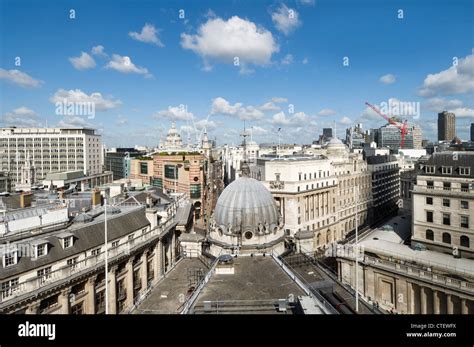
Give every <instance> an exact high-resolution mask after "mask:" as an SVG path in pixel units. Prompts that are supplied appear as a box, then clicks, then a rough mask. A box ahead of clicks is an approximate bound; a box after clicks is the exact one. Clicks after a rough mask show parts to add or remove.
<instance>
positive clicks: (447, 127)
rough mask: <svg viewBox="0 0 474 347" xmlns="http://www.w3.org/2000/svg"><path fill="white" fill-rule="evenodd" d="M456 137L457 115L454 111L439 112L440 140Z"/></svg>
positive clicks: (449, 139)
mask: <svg viewBox="0 0 474 347" xmlns="http://www.w3.org/2000/svg"><path fill="white" fill-rule="evenodd" d="M455 137H456V116H455V115H454V113H452V112H446V111H443V112H441V113H438V141H451V140H452V139H454V138H455Z"/></svg>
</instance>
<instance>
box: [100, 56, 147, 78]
mask: <svg viewBox="0 0 474 347" xmlns="http://www.w3.org/2000/svg"><path fill="white" fill-rule="evenodd" d="M105 68H106V69H113V70H116V71H118V72H121V73H136V74H140V75H145V77H152V75H151V74H150V73H149V72H148V69H146V68H144V67H141V66H137V65H135V64H134V63H133V62H132V60H131V59H130V57H127V56H121V55H118V54H112V60H110V61H109V62H108V63H107V65H106V66H105Z"/></svg>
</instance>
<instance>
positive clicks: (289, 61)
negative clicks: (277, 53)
mask: <svg viewBox="0 0 474 347" xmlns="http://www.w3.org/2000/svg"><path fill="white" fill-rule="evenodd" d="M281 64H282V65H291V64H293V55H292V54H287V55H285V57H284V58H283V59H282V60H281Z"/></svg>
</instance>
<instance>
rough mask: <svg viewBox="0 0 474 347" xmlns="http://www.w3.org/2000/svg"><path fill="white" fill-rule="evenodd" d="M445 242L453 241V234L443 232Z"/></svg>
mask: <svg viewBox="0 0 474 347" xmlns="http://www.w3.org/2000/svg"><path fill="white" fill-rule="evenodd" d="M443 242H444V243H451V234H449V233H443Z"/></svg>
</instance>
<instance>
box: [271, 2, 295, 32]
mask: <svg viewBox="0 0 474 347" xmlns="http://www.w3.org/2000/svg"><path fill="white" fill-rule="evenodd" d="M271 15H272V21H273V24H275V27H276V28H277V30H279V31H281V32H282V33H283V34H285V35H286V36H288V35H289V34H290V33H291V32H292V31H293V30H295V29H296V28H297V27H299V26H300V25H301V21H300V20H299V13H298V12H297V11H296V10H295V9H290V8H288V7H287V6H286V5H285V4H281V5H280V7H279V8H278V9H277V10H276V11H275V12H273V13H272V14H271Z"/></svg>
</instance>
